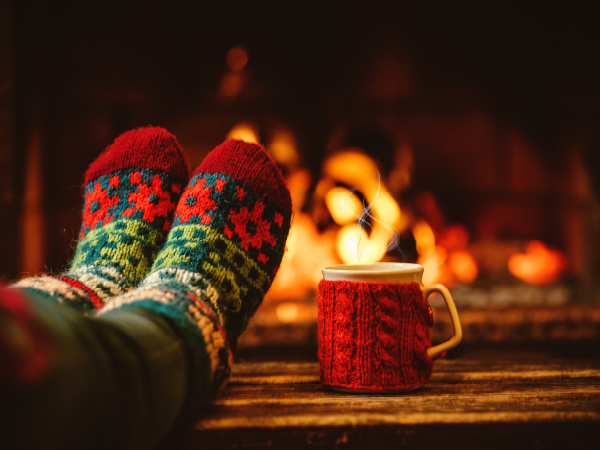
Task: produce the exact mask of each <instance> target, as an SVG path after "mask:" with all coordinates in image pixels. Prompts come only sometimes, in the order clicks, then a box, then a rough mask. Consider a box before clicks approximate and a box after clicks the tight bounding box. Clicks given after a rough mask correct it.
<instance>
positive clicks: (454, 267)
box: [448, 250, 479, 284]
mask: <svg viewBox="0 0 600 450" xmlns="http://www.w3.org/2000/svg"><path fill="white" fill-rule="evenodd" d="M448 265H449V266H450V270H451V271H452V272H453V273H454V275H455V276H456V278H457V279H458V281H460V282H462V283H467V284H468V283H472V282H473V281H475V279H476V278H477V275H478V273H479V268H478V267H477V262H475V258H473V256H472V255H471V254H470V253H468V252H466V251H464V250H459V251H457V252H454V253H452V255H450V258H448Z"/></svg>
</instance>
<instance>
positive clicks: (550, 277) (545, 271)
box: [508, 241, 566, 285]
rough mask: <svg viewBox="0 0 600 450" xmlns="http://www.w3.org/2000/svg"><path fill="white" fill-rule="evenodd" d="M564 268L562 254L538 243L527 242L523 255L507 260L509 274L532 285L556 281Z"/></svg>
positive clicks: (564, 263) (564, 262) (515, 255)
mask: <svg viewBox="0 0 600 450" xmlns="http://www.w3.org/2000/svg"><path fill="white" fill-rule="evenodd" d="M565 267H566V260H565V257H564V256H563V254H562V253H561V252H559V251H558V250H552V249H549V248H548V247H547V246H546V245H545V244H544V243H543V242H540V241H531V242H529V243H528V244H527V249H526V252H525V253H516V254H514V255H512V256H511V257H510V258H509V259H508V270H509V271H510V273H512V274H513V275H514V276H516V277H517V278H519V279H521V280H523V281H525V282H527V283H529V284H534V285H545V284H550V283H553V282H555V281H557V280H558V278H559V277H560V275H561V273H562V272H563V271H564V269H565Z"/></svg>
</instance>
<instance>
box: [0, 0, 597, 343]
mask: <svg viewBox="0 0 600 450" xmlns="http://www.w3.org/2000/svg"><path fill="white" fill-rule="evenodd" d="M18 3H19V4H16V3H15V4H11V5H12V6H11V7H10V8H7V14H3V15H2V22H1V28H0V32H1V33H3V34H2V37H6V39H2V40H0V42H2V44H0V45H2V47H1V50H2V52H0V54H1V57H2V58H3V59H2V61H1V63H2V64H3V65H4V67H7V68H9V69H10V70H7V71H5V72H3V73H6V75H3V76H4V77H5V80H6V83H5V84H4V85H5V86H7V88H6V89H4V90H3V91H1V94H0V95H1V96H2V100H3V102H2V108H3V109H2V111H1V112H2V114H3V117H4V116H5V117H7V118H9V119H10V120H7V121H5V122H4V124H3V125H2V126H3V127H5V129H6V133H5V135H6V136H9V137H10V139H5V140H3V141H2V144H1V145H2V146H3V147H2V155H3V159H2V161H3V163H5V164H3V166H2V167H1V168H0V171H1V173H2V175H3V176H2V180H3V181H2V183H3V184H2V189H3V192H4V193H5V194H3V196H2V202H3V205H5V207H4V208H3V211H5V215H4V216H3V217H2V227H6V233H5V232H3V233H2V238H1V242H2V247H1V249H2V251H3V252H4V253H5V254H12V255H17V256H16V257H15V258H13V259H11V260H5V261H3V262H2V266H0V274H1V275H2V277H3V278H5V279H6V280H14V279H17V278H19V277H21V276H24V275H30V274H33V273H38V272H43V271H44V272H54V273H58V272H60V271H61V270H62V269H63V268H64V267H65V266H66V264H67V263H68V261H69V259H70V258H71V257H72V253H73V241H74V240H75V238H76V237H77V233H78V229H79V225H80V209H81V206H82V205H81V203H82V199H81V188H80V186H81V183H82V174H83V173H84V171H85V169H86V167H87V165H88V164H89V163H90V162H91V161H93V159H94V158H95V157H96V156H97V154H98V153H99V152H100V151H101V150H102V149H103V148H104V147H105V146H106V145H107V144H108V143H110V142H111V140H112V139H114V137H115V136H117V135H118V134H119V133H121V132H123V131H126V130H127V129H130V128H134V127H138V126H143V125H148V124H152V125H161V126H164V127H166V128H167V129H169V130H170V131H172V132H173V133H174V134H175V135H176V136H177V137H178V139H179V141H180V143H181V144H182V145H183V146H184V148H185V150H186V153H187V156H188V158H189V161H190V164H191V166H192V167H195V166H196V165H197V164H198V163H199V162H200V161H201V160H202V159H203V158H204V157H205V156H206V154H207V153H208V152H209V151H210V150H211V149H212V148H213V147H214V146H215V145H217V144H219V143H220V142H221V141H222V140H224V139H225V138H228V137H240V138H242V139H244V140H247V141H254V142H260V143H261V144H263V145H265V147H266V148H267V150H268V151H269V152H270V153H271V155H272V156H273V158H274V159H275V160H276V161H277V162H278V164H279V165H280V167H281V168H282V170H283V172H284V175H285V179H286V182H287V184H288V187H289V189H290V191H291V194H292V200H293V207H294V216H293V224H292V231H291V235H290V238H289V240H288V243H287V252H286V255H285V257H284V260H283V263H282V265H281V270H280V273H279V274H278V276H277V278H276V279H275V282H274V284H273V286H272V288H271V290H270V291H269V293H268V295H267V297H266V298H265V301H264V304H263V306H262V307H261V309H259V311H258V313H257V315H256V318H255V319H254V321H253V322H252V325H251V326H250V329H249V330H248V333H247V334H246V335H245V336H244V338H243V340H242V341H241V343H240V346H241V347H242V348H243V347H244V346H246V347H247V348H250V347H252V346H258V345H265V342H268V341H277V340H278V341H280V342H288V343H290V345H291V344H294V343H304V344H306V343H308V344H311V345H313V344H314V339H315V336H316V333H315V327H316V314H317V311H316V304H315V291H316V286H317V284H318V282H319V280H320V279H321V272H320V269H321V267H323V266H326V265H331V264H337V263H351V262H356V261H362V262H376V261H405V262H418V263H420V264H422V265H423V266H424V267H425V279H424V282H425V284H434V283H442V284H444V285H446V286H448V287H449V288H451V289H452V292H453V294H454V297H455V301H456V303H457V305H458V307H459V309H460V310H461V312H462V313H463V317H464V320H465V322H466V324H467V326H466V327H465V329H466V332H465V341H469V339H470V340H472V341H473V342H479V341H485V340H494V339H496V340H502V339H508V340H511V339H512V340H517V341H518V340H519V339H538V340H545V339H550V340H552V339H583V338H586V339H589V338H593V337H598V335H599V333H600V325H599V324H600V316H599V314H598V311H599V308H600V294H599V292H600V281H599V280H600V276H599V275H600V251H599V249H600V203H599V199H600V185H599V176H598V175H599V166H600V165H599V164H598V156H597V155H598V154H600V153H599V152H598V151H597V150H598V149H597V147H598V143H599V142H600V139H598V138H599V135H598V131H597V128H598V127H597V123H599V122H600V120H599V119H600V116H599V115H598V111H597V109H596V107H597V103H598V98H599V90H598V83H597V79H598V75H600V73H599V70H598V63H597V62H596V61H595V60H596V59H597V58H595V53H594V52H595V49H594V46H593V44H592V43H594V42H597V39H594V33H595V31H594V30H595V29H596V27H595V24H593V23H591V22H590V23H586V20H587V19H586V15H585V14H580V12H577V11H567V12H566V13H564V14H563V13H561V14H559V13H558V12H556V13H549V14H550V15H549V17H548V18H546V19H543V20H542V19H540V18H539V17H538V15H537V11H536V10H535V9H531V10H527V9H523V10H522V11H521V13H520V15H519V16H518V17H515V16H514V15H513V14H512V12H511V11H509V10H508V9H507V10H505V11H497V12H496V13H494V14H491V13H483V12H482V13H483V16H481V17H480V18H479V20H478V21H471V20H468V19H467V16H466V15H465V14H464V11H462V10H460V8H459V7H457V6H452V7H450V6H448V7H445V8H449V9H448V10H447V11H442V10H440V11H437V12H435V13H433V12H431V11H430V10H429V9H428V8H425V7H420V6H412V7H410V8H409V7H407V6H405V5H396V6H390V5H387V6H382V5H379V6H378V5H374V6H372V7H370V8H368V9H366V8H355V7H351V6H347V7H346V9H344V10H341V11H338V10H336V11H335V13H336V14H333V15H332V13H333V11H326V10H325V11H323V14H322V15H321V16H319V17H317V18H315V17H314V14H311V13H309V12H301V11H298V14H297V16H296V17H294V18H293V20H292V18H290V20H285V21H284V20H281V17H280V15H279V13H280V11H277V10H274V11H269V12H262V11H258V10H254V9H252V8H250V7H249V6H247V7H245V8H242V9H239V10H234V11H231V10H230V8H226V7H225V6H212V7H211V8H213V9H214V10H211V11H210V13H211V14H210V16H211V17H213V16H214V17H221V19H220V20H215V21H213V22H210V21H203V20H201V18H202V17H204V15H203V14H206V13H207V12H206V11H204V10H203V8H202V7H200V6H189V7H187V9H185V8H184V9H183V10H182V9H180V8H177V7H175V6H161V8H160V9H159V8H156V7H154V6H151V5H150V6H147V7H144V8H139V7H138V6H139V5H140V4H141V3H140V4H138V3H137V2H125V3H124V4H123V7H122V8H120V9H119V14H117V15H115V14H114V11H111V10H110V8H108V9H107V10H106V11H104V10H103V11H96V12H95V13H94V14H91V13H90V12H89V11H84V10H83V9H82V7H81V6H79V5H78V3H77V2H74V1H67V2H64V4H61V5H60V6H52V7H50V6H49V5H46V4H45V2H41V1H34V0H27V1H24V2H18ZM2 5H4V3H2ZM3 7H4V6H3ZM330 17H335V18H337V19H336V20H330ZM469 17H470V16H469ZM75 18H77V20H74V19H75ZM209 22H210V23H209ZM307 24H310V27H312V28H310V29H307V28H306V26H307ZM507 24H510V26H507ZM224 30H226V32H224ZM311 30H313V31H311ZM457 30H458V31H457ZM559 44H560V45H559ZM4 100H6V101H4ZM15 217H19V218H20V219H19V220H18V221H16V220H15V219H14V218H15ZM17 224H19V225H17ZM4 229H5V228H3V230H4ZM7 236H19V237H18V239H14V238H9V237H7ZM432 304H433V305H434V307H435V309H436V311H437V312H438V316H437V317H438V318H439V320H438V321H437V324H436V326H435V328H434V338H435V339H437V338H439V339H441V338H442V336H443V335H444V333H447V332H448V327H449V323H448V321H447V319H446V318H445V316H444V311H443V306H442V303H441V301H440V299H438V298H432ZM573 305H576V307H574V306H573ZM502 330H506V331H502Z"/></svg>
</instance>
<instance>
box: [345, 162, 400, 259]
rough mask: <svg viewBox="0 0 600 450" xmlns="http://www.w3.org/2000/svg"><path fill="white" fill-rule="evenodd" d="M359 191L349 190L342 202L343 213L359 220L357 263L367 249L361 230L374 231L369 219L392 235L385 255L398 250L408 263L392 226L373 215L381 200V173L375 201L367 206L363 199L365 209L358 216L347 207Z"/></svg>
mask: <svg viewBox="0 0 600 450" xmlns="http://www.w3.org/2000/svg"><path fill="white" fill-rule="evenodd" d="M357 190H358V188H352V189H349V190H348V191H347V192H346V194H345V195H344V197H343V198H342V202H341V203H342V204H341V205H340V208H341V209H342V210H343V211H345V212H347V213H349V214H351V215H352V216H354V217H356V219H357V224H356V227H357V228H356V233H357V238H356V259H357V261H358V262H359V263H360V262H361V259H362V254H363V250H364V247H365V242H364V240H363V237H362V233H361V230H364V229H365V228H367V227H368V229H370V230H371V232H372V231H373V230H374V229H373V225H372V224H371V223H370V222H369V219H371V220H372V221H373V222H377V223H378V224H379V225H381V226H382V227H383V228H385V229H386V230H387V231H389V233H390V236H391V239H390V241H389V242H388V244H387V245H386V247H385V252H384V253H387V252H388V251H390V250H392V249H397V250H398V252H399V253H400V255H401V256H402V261H403V262H406V253H404V252H403V251H402V249H400V239H399V238H398V236H397V235H396V232H395V230H394V229H393V228H392V227H391V226H389V225H388V224H386V223H385V222H383V221H382V220H380V219H378V218H377V217H375V216H374V215H373V214H372V213H371V211H372V210H373V207H374V206H375V204H376V203H377V200H378V199H379V195H380V192H381V174H380V173H379V171H377V190H376V193H375V195H374V197H373V200H372V201H371V203H369V204H367V202H366V201H365V199H364V198H363V200H362V206H363V208H362V212H361V213H360V214H359V215H357V214H356V213H355V212H354V211H353V210H352V209H351V208H348V205H347V201H348V199H349V198H350V197H351V196H352V195H353V194H354V193H355V192H356V191H357Z"/></svg>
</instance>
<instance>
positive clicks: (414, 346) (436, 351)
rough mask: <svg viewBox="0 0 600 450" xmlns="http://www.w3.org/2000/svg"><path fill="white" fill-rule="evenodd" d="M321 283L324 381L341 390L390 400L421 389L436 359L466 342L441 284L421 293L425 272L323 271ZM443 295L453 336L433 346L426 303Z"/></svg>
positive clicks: (382, 267)
mask: <svg viewBox="0 0 600 450" xmlns="http://www.w3.org/2000/svg"><path fill="white" fill-rule="evenodd" d="M322 271H323V280H322V281H321V282H320V283H319V294H318V306H319V361H320V371H319V375H320V378H321V383H323V385H325V386H327V387H329V388H331V389H334V390H337V391H342V392H351V393H361V394H377V393H382V394H391V393H400V392H407V391H411V390H414V389H417V388H418V387H420V386H421V385H423V384H425V383H427V382H428V381H429V379H430V377H431V372H432V369H433V361H434V360H435V359H437V358H438V357H440V356H441V354H442V353H443V352H445V351H446V350H448V349H451V348H453V347H455V346H457V345H458V344H459V343H460V341H461V339H462V329H461V326H460V320H459V318H458V312H457V310H456V306H455V305H454V301H453V300H452V296H451V295H450V292H449V291H448V289H447V288H446V287H444V286H442V285H441V284H436V285H433V286H428V287H423V282H422V279H423V266H421V265H419V264H405V263H374V264H353V265H350V264H340V265H336V266H329V267H325V268H323V269H322ZM432 292H439V293H440V294H442V296H443V297H444V300H445V301H446V305H447V307H448V311H449V312H450V318H451V320H452V324H453V327H454V336H453V337H452V338H451V339H450V340H448V341H446V342H444V343H442V344H439V345H436V346H435V347H432V346H431V341H430V338H429V328H430V327H431V326H432V325H433V316H432V311H431V307H430V306H429V303H428V301H427V297H428V296H429V295H430V294H431V293H432Z"/></svg>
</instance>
